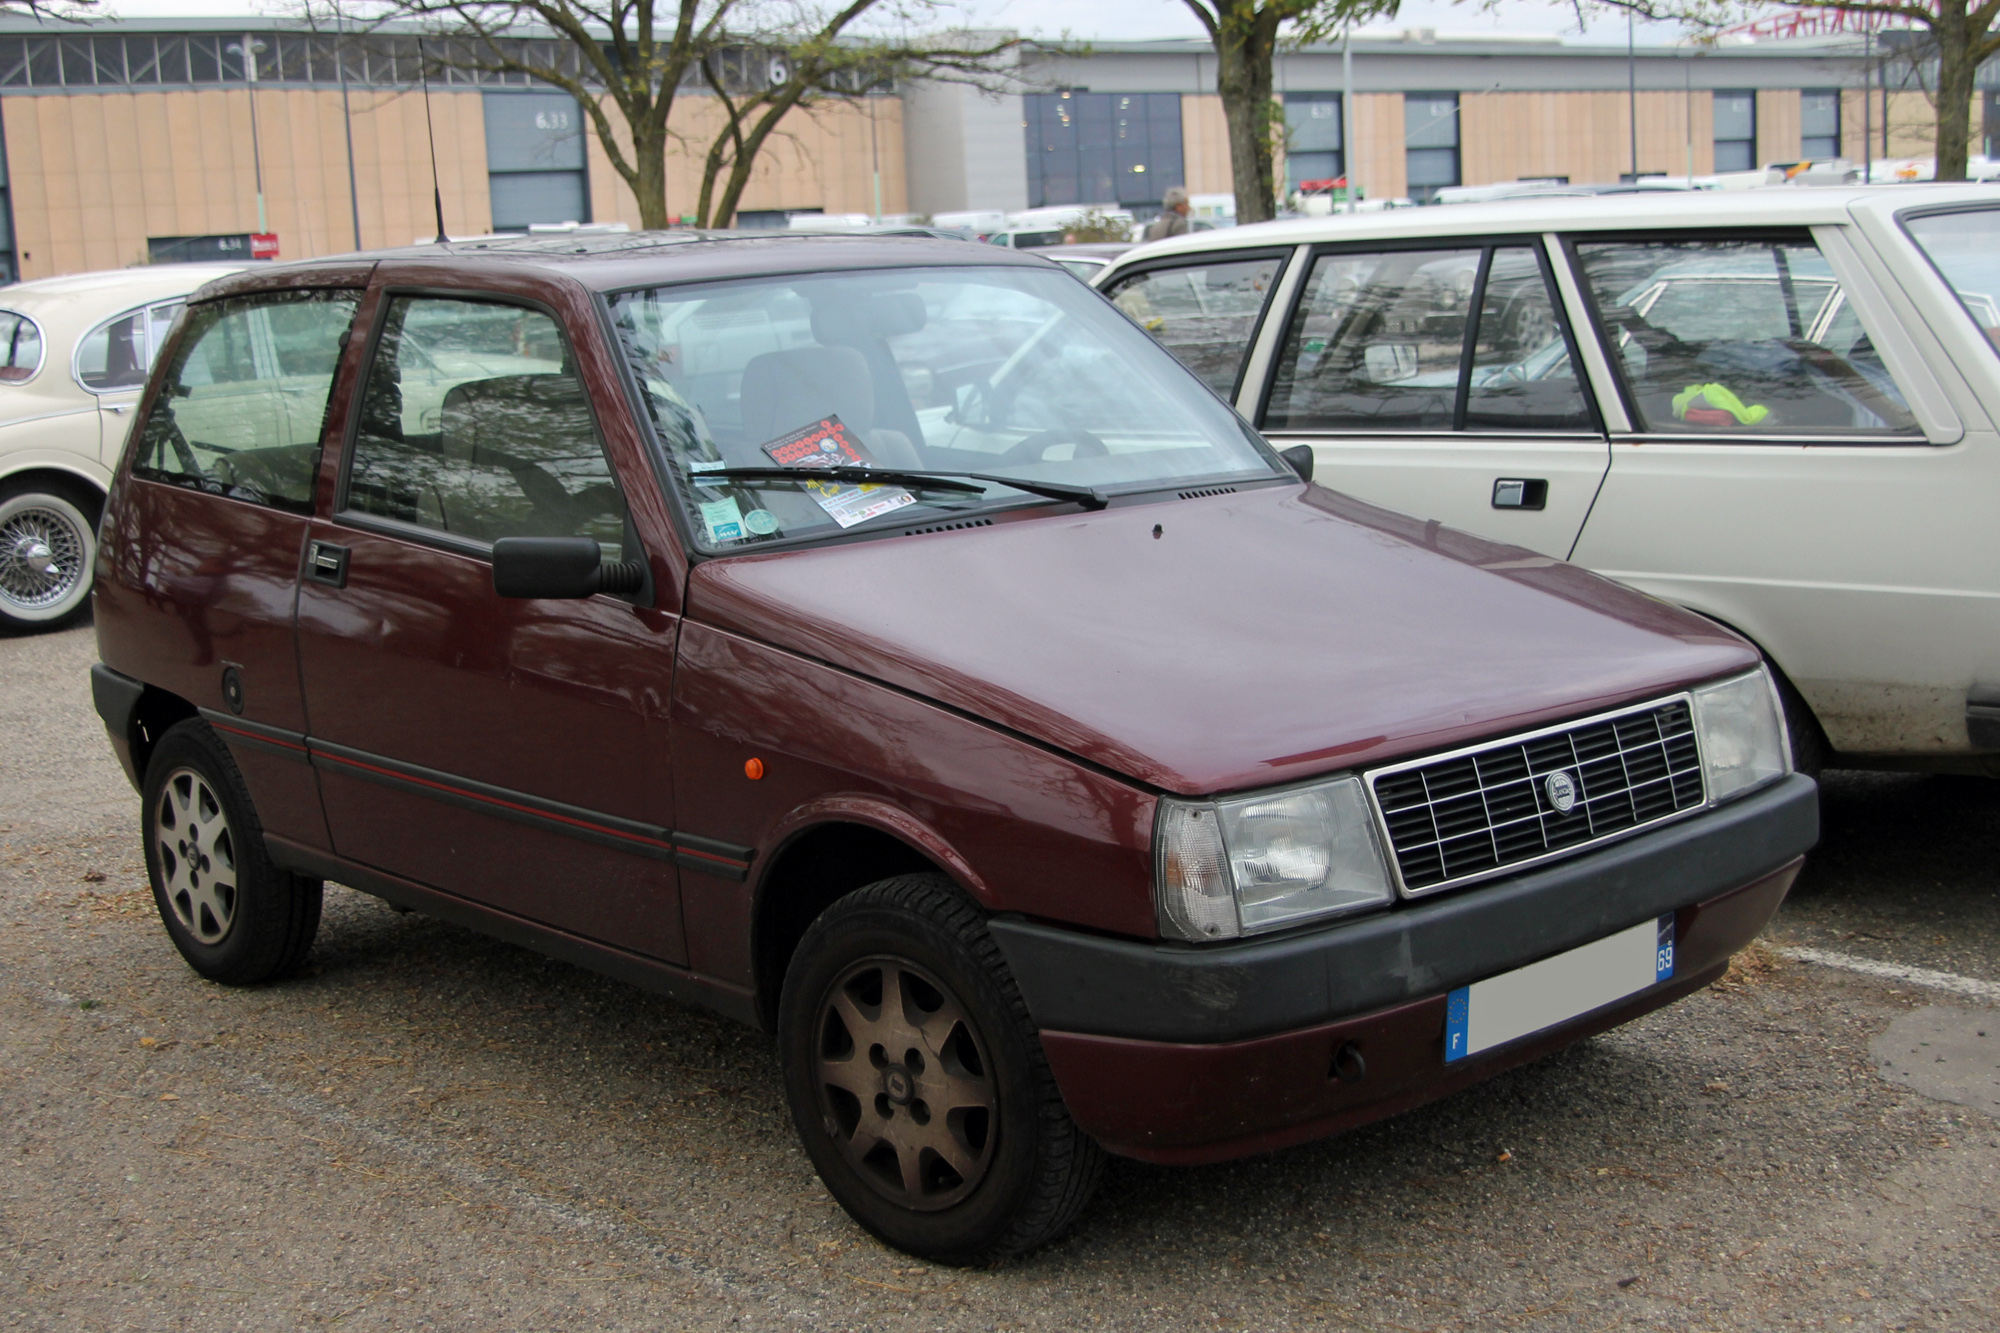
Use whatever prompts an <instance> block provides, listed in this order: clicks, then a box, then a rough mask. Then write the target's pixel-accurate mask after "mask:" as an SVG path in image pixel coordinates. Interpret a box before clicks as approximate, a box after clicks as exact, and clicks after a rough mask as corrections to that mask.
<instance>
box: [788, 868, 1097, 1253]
mask: <svg viewBox="0 0 2000 1333" xmlns="http://www.w3.org/2000/svg"><path fill="white" fill-rule="evenodd" d="M778 1042H779V1051H780V1058H781V1060H782V1063H783V1068H784V1077H785V1096H786V1100H787V1101H788V1102H789V1104H790V1107H791V1112H792V1121H793V1123H794V1124H795V1125H796V1126H797V1128H798V1132H799V1137H800V1139H801V1140H802V1141H803V1142H804V1145H805V1149H806V1153H807V1155H808V1156H810V1157H811V1158H812V1161H813V1165H814V1167H816V1168H817V1169H818V1171H819V1175H820V1179H821V1180H823V1181H825V1182H826V1187H827V1188H828V1189H829V1190H830V1191H832V1193H833V1197H834V1198H835V1199H837V1200H838V1201H839V1202H840V1205H841V1207H843V1208H845V1209H846V1210H847V1212H848V1214H849V1216H851V1217H853V1218H854V1220H855V1221H856V1222H859V1223H860V1224H861V1225H862V1226H863V1227H865V1228H867V1229H868V1230H869V1231H871V1232H873V1233H874V1234H875V1235H877V1236H879V1237H881V1238H882V1239H883V1240H884V1241H886V1242H888V1243H889V1244H891V1245H894V1246H896V1247H897V1248H898V1249H901V1250H906V1251H908V1252H909V1253H911V1254H914V1255H918V1256H920V1257H922V1258H926V1259H932V1260H936V1261H937V1262H939V1263H946V1264H979V1263H987V1262H990V1261H992V1260H995V1259H999V1258H1003V1257H1005V1256H1008V1255H1013V1254H1020V1253H1022V1252H1024V1251H1027V1250H1031V1249H1034V1248H1035V1247H1036V1246H1039V1245H1043V1244H1046V1243H1047V1242H1049V1241H1051V1240H1053V1239H1055V1237H1057V1236H1059V1235H1061V1234H1062V1233H1063V1232H1064V1231H1066V1230H1067V1229H1068V1228H1069V1227H1070V1226H1071V1225H1072V1224H1073V1223H1074V1222H1075V1221H1076V1218H1077V1215H1078V1214H1079V1213H1081V1212H1082V1211H1083V1206H1084V1205H1085V1204H1086V1203H1087V1202H1089V1200H1090V1196H1091V1194H1092V1192H1093V1191H1094V1190H1095V1189H1096V1187H1097V1182H1098V1179H1099V1177H1100V1176H1101V1175H1102V1173H1103V1168H1104V1151H1103V1149H1101V1148H1100V1147H1098V1145H1097V1144H1096V1142H1095V1141H1093V1140H1092V1139H1091V1138H1089V1136H1087V1135H1086V1134H1084V1133H1083V1131H1082V1130H1080V1129H1078V1128H1077V1127H1076V1124H1075V1122H1074V1121H1072V1120H1071V1119H1070V1117H1069V1111H1068V1109H1067V1108H1066V1107H1065V1106H1064V1105H1063V1100H1062V1094H1061V1092H1059V1091H1058V1090H1057V1088H1056V1083H1055V1078H1054V1076H1053V1075H1052V1074H1050V1072H1049V1066H1048V1060H1047V1057H1046V1056H1044V1055H1043V1053H1042V1046H1041V1041H1040V1039H1039V1038H1038V1036H1037V1034H1036V1031H1035V1028H1034V1024H1033V1023H1032V1021H1031V1020H1030V1019H1029V1016H1028V1007H1027V1004H1026V1003H1025V1002H1024V1001H1023V1000H1022V998H1021V993H1020V991H1019V990H1018V989H1017V988H1016V987H1015V985H1014V980H1013V977H1012V975H1011V974H1010V973H1009V972H1008V970H1007V964H1006V960H1005V959H1004V958H1003V957H1002V956H1001V954H1000V949H999V946H998V945H996V944H995V943H994V942H993V937H992V936H991V935H990V934H989V933H988V932H987V930H986V923H985V920H984V919H983V918H982V917H981V916H980V914H979V912H978V911H977V910H976V909H975V908H974V907H973V906H972V905H971V904H970V903H968V902H966V900H965V899H964V898H963V897H962V896H961V895H960V894H959V893H958V892H957V890H956V889H955V887H954V886H953V885H952V883H951V881H950V880H948V879H946V878H944V877H943V876H941V875H900V876H897V877H895V878H893V879H885V880H882V881H880V882H879V883H876V884H871V885H869V886H868V887H866V888H863V889H857V890H856V891H855V892H853V893H850V894H848V895H847V896H846V897H845V898H842V899H841V900H840V901H838V902H836V903H835V904H834V905H833V906H832V907H830V908H828V909H827V910H826V912H825V913H824V914H823V915H821V916H820V918H819V919H818V920H817V921H815V922H814V923H813V924H812V926H811V928H810V929H808V930H807V931H806V935H805V938H804V939H803V940H801V941H800V942H799V947H798V952H797V953H796V954H795V955H794V956H793V960H792V965H791V968H790V970H789V971H788V972H787V973H786V976H785V985H784V994H783V996H782V998H781V1000H780V1002H779V1014H778Z"/></svg>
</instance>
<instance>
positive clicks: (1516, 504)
mask: <svg viewBox="0 0 2000 1333" xmlns="http://www.w3.org/2000/svg"><path fill="white" fill-rule="evenodd" d="M1548 503H1549V484H1548V482H1546V481H1543V480H1542V479H1541V478H1539V477H1498V478H1495V479H1494V482H1493V507H1494V508H1495V509H1546V508H1547V507H1548Z"/></svg>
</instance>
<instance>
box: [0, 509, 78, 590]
mask: <svg viewBox="0 0 2000 1333" xmlns="http://www.w3.org/2000/svg"><path fill="white" fill-rule="evenodd" d="M89 542H90V538H89V534H88V533H86V532H85V531H84V530H83V529H82V527H81V526H80V525H79V524H78V523H77V521H76V519H75V517H74V516H73V515H71V514H68V513H65V512H64V511H63V510H61V509H58V508H56V507H54V506H52V505H47V504H36V503H33V502H32V500H30V501H28V502H23V503H17V504H16V505H14V506H10V507H9V509H8V510H6V511H5V512H3V513H0V604H4V605H5V606H6V607H7V608H9V609H12V610H17V611H23V612H28V613H33V612H38V611H47V610H49V609H51V608H55V607H60V606H61V605H62V604H63V603H65V602H67V601H70V600H71V599H72V598H73V597H74V596H75V595H76V594H77V592H78V590H79V589H80V588H81V587H82V586H83V583H84V580H85V579H86V578H88V577H89V573H90V571H89V567H88V552H89V549H90V545H89Z"/></svg>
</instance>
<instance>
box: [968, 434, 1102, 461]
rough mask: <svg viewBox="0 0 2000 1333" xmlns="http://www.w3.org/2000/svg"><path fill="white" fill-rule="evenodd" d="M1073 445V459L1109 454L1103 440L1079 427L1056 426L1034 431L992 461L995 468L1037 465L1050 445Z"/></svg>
mask: <svg viewBox="0 0 2000 1333" xmlns="http://www.w3.org/2000/svg"><path fill="white" fill-rule="evenodd" d="M1064 443H1069V444H1074V445H1075V446H1076V452H1075V453H1074V454H1073V455H1071V457H1074V458H1104V457H1106V456H1108V455H1109V454H1110V453H1111V450H1110V448H1109V447H1107V446H1106V445H1105V443H1104V441H1103V440H1101V439H1099V438H1098V437H1097V436H1095V435H1093V434H1091V433H1090V432H1089V431H1087V430H1085V429H1083V427H1081V426H1058V427H1056V428H1055V429H1054V430H1043V431H1036V432H1035V433H1034V434H1033V435H1030V436H1029V437H1028V438H1027V439H1025V440H1023V441H1021V442H1020V443H1019V444H1017V445H1015V446H1014V447H1013V448H1012V449H1009V450H1008V451H1007V452H1006V453H1004V454H1002V455H1000V457H998V458H996V459H994V460H993V465H994V466H995V467H1012V466H1013V465H1014V464H1016V463H1039V462H1041V461H1042V455H1043V454H1044V453H1046V452H1047V451H1048V448H1049V446H1050V445H1052V444H1064Z"/></svg>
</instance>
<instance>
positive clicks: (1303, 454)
mask: <svg viewBox="0 0 2000 1333" xmlns="http://www.w3.org/2000/svg"><path fill="white" fill-rule="evenodd" d="M1278 457H1280V458H1282V459H1284V460H1285V462H1287V463H1288V464H1290V465H1291V469H1292V471H1294V472H1296V473H1298V474H1299V480H1300V481H1311V480H1312V479H1313V450H1312V446H1311V445H1309V444H1295V445H1293V446H1292V447H1291V448H1289V449H1280V450H1279V451H1278Z"/></svg>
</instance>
